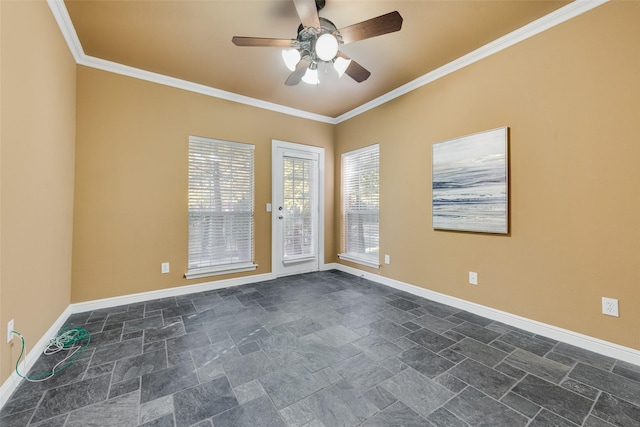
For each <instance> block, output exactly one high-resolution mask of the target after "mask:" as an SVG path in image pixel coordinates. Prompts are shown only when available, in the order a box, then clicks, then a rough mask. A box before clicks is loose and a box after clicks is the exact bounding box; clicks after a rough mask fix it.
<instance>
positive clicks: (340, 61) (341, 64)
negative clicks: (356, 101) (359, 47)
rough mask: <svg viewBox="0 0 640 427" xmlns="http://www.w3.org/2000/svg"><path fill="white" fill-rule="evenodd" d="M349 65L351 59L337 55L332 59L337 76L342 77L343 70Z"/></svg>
mask: <svg viewBox="0 0 640 427" xmlns="http://www.w3.org/2000/svg"><path fill="white" fill-rule="evenodd" d="M349 65H351V60H350V59H344V58H343V57H341V56H338V57H337V58H336V59H334V60H333V68H334V69H335V70H336V71H337V72H338V77H342V76H343V75H344V72H345V71H347V68H349Z"/></svg>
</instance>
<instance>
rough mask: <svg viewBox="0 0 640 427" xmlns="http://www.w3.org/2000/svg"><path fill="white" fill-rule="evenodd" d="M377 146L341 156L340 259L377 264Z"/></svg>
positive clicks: (378, 202)
mask: <svg viewBox="0 0 640 427" xmlns="http://www.w3.org/2000/svg"><path fill="white" fill-rule="evenodd" d="M379 164H380V149H379V146H378V145H377V144H376V145H373V146H371V147H366V148H362V149H360V150H356V151H351V152H349V153H345V154H343V155H342V216H343V222H342V227H343V228H342V241H343V246H344V252H343V253H342V254H340V258H343V259H347V260H350V261H355V262H361V263H363V264H369V265H375V266H378V264H379V262H378V261H379V252H380V250H379V246H380V232H379V221H378V219H379V210H380V173H379V168H380V166H379Z"/></svg>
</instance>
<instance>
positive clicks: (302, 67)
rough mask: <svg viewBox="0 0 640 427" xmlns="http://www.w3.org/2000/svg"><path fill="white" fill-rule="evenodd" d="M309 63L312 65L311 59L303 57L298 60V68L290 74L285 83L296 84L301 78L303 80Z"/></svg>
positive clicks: (288, 84)
mask: <svg viewBox="0 0 640 427" xmlns="http://www.w3.org/2000/svg"><path fill="white" fill-rule="evenodd" d="M309 65H311V61H308V60H306V59H301V60H300V62H298V65H296V70H295V71H294V72H293V73H291V74H290V75H289V77H288V78H287V80H286V81H285V82H284V84H285V85H287V86H295V85H297V84H298V83H300V80H302V77H303V76H304V73H306V72H307V68H309Z"/></svg>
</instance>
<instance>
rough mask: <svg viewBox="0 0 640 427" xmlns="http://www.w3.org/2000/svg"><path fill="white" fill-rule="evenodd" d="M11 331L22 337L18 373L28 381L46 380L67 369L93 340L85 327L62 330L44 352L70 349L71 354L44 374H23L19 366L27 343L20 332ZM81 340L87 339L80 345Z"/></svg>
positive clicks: (53, 352) (46, 353)
mask: <svg viewBox="0 0 640 427" xmlns="http://www.w3.org/2000/svg"><path fill="white" fill-rule="evenodd" d="M11 333H13V334H15V335H17V336H18V337H20V341H22V350H21V351H20V356H18V360H17V361H16V374H18V376H19V377H20V378H24V379H25V380H27V381H33V382H38V381H45V380H48V379H49V378H51V377H52V376H54V375H55V374H57V373H60V372H62V371H64V370H65V369H67V368H68V367H69V366H71V364H72V363H73V362H75V361H76V359H77V358H78V356H80V354H81V353H82V352H83V351H84V350H85V349H86V348H87V347H88V346H89V343H90V342H91V334H89V331H87V330H86V329H84V328H81V327H76V328H69V329H64V330H61V331H60V332H59V333H58V335H57V336H56V337H54V338H52V339H51V340H49V345H48V346H47V348H45V349H44V354H45V355H46V356H49V355H51V354H55V353H58V352H59V351H62V350H65V351H69V352H70V353H69V355H68V356H67V357H65V358H64V359H62V360H61V361H60V362H58V363H56V365H55V366H54V367H53V369H52V370H51V372H47V373H44V374H35V375H22V374H21V373H20V371H19V370H18V366H19V365H20V359H22V356H24V354H25V352H26V345H25V342H24V337H23V336H22V334H21V333H20V332H17V331H11ZM81 341H86V342H85V343H84V344H82V345H79V344H78V343H79V342H81Z"/></svg>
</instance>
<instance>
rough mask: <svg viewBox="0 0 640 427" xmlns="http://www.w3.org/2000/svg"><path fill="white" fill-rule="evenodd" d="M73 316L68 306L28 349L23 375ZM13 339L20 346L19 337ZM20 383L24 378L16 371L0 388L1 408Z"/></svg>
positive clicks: (23, 363)
mask: <svg viewBox="0 0 640 427" xmlns="http://www.w3.org/2000/svg"><path fill="white" fill-rule="evenodd" d="M71 314H72V312H71V306H68V307H67V308H66V309H65V310H64V311H63V312H62V314H61V315H60V316H58V319H56V321H55V322H54V323H53V324H52V325H51V327H50V328H49V330H48V331H47V332H45V333H44V335H43V336H42V338H40V339H39V340H38V342H37V343H35V345H33V346H29V347H27V350H29V348H31V350H30V351H29V352H28V353H27V355H26V356H25V358H24V359H23V361H22V362H21V363H20V367H19V368H20V373H21V374H22V375H25V374H26V373H27V372H29V369H31V368H32V367H33V365H34V364H35V363H36V360H38V357H40V355H41V354H42V352H43V351H44V349H45V347H46V346H47V345H49V340H50V339H51V338H53V337H55V336H56V335H57V334H58V331H59V330H60V329H61V328H62V327H63V326H64V322H65V321H66V320H67V318H68V317H69V316H70V315H71ZM13 339H14V345H20V344H18V342H19V340H18V338H17V337H14V338H13ZM27 344H28V343H27ZM14 367H15V365H14ZM20 381H22V378H20V377H19V376H18V374H17V373H16V371H15V369H14V370H13V372H12V373H11V375H10V376H9V378H7V380H6V381H5V382H4V383H3V384H2V386H0V408H2V407H3V406H4V404H5V403H6V402H7V400H9V397H10V396H11V394H12V393H13V392H14V391H15V390H16V388H18V385H20Z"/></svg>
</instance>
